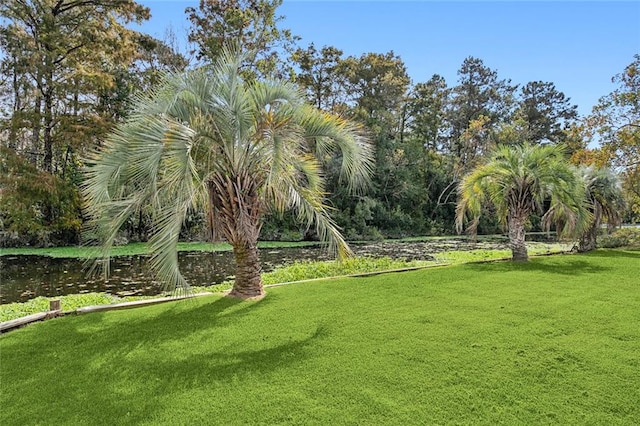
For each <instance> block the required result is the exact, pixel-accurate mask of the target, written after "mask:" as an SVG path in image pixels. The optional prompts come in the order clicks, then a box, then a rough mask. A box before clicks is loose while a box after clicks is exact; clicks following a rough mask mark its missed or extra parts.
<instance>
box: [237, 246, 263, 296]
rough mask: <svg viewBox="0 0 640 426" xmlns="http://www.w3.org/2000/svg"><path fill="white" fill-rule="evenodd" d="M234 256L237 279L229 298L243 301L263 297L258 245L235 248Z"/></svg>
mask: <svg viewBox="0 0 640 426" xmlns="http://www.w3.org/2000/svg"><path fill="white" fill-rule="evenodd" d="M233 255H234V257H235V259H236V279H235V282H234V283H233V289H232V290H231V292H230V293H229V296H231V297H238V298H241V299H249V298H259V297H263V296H264V294H265V293H264V286H263V285H262V278H260V270H261V269H262V268H261V266H260V258H259V255H258V246H257V244H252V245H249V244H247V245H239V246H235V247H234V248H233Z"/></svg>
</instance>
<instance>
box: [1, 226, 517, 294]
mask: <svg viewBox="0 0 640 426" xmlns="http://www.w3.org/2000/svg"><path fill="white" fill-rule="evenodd" d="M506 247H507V244H506V242H505V241H504V240H495V241H488V242H479V243H476V244H473V243H470V242H468V241H467V240H465V239H462V238H461V239H455V238H452V239H447V240H432V241H424V242H410V243H398V242H383V243H374V244H352V249H353V251H354V252H355V254H356V255H358V256H372V257H382V256H389V257H392V258H396V259H406V260H432V259H433V258H432V255H433V254H435V253H439V252H442V251H448V250H471V249H474V248H485V249H504V248H506ZM328 259H331V257H330V256H329V254H328V253H327V252H326V250H325V249H324V248H322V247H321V246H310V247H295V248H279V249H261V250H260V261H261V263H262V268H263V271H264V272H268V271H271V270H273V269H274V268H276V267H278V266H284V265H288V264H291V263H293V262H295V261H302V260H328ZM147 260H148V257H147V256H120V257H114V258H112V259H111V275H110V277H109V279H108V280H106V281H105V280H104V279H103V278H102V276H88V274H87V271H86V269H85V267H84V261H83V260H82V259H68V258H51V257H43V256H2V257H0V303H2V304H4V303H12V302H24V301H27V300H29V299H32V298H35V297H38V296H47V297H54V296H62V295H66V294H77V293H91V292H105V293H110V294H116V295H120V296H129V295H137V296H151V295H156V294H159V293H161V292H162V285H161V283H160V282H158V281H157V280H155V279H154V277H153V275H152V274H151V273H150V272H149V268H148V266H147ZM178 262H179V265H180V271H181V272H182V274H183V275H184V277H185V278H186V280H187V282H189V284H191V285H195V286H207V285H213V284H219V283H221V282H222V281H225V280H228V279H231V278H232V277H233V273H234V272H233V269H234V260H233V254H232V253H231V252H224V251H218V252H180V253H178Z"/></svg>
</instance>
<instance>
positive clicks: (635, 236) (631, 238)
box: [598, 228, 640, 249]
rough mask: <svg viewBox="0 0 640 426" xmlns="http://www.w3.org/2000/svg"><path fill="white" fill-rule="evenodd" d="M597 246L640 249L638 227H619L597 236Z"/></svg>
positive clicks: (639, 231)
mask: <svg viewBox="0 0 640 426" xmlns="http://www.w3.org/2000/svg"><path fill="white" fill-rule="evenodd" d="M598 246H600V247H604V248H617V247H628V248H633V249H640V228H621V229H617V230H616V231H614V232H613V233H611V234H608V235H601V236H600V237H598Z"/></svg>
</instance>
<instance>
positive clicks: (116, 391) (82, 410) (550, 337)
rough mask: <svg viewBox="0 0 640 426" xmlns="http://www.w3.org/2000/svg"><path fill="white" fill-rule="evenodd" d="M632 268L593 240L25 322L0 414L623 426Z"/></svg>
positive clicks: (64, 418) (623, 255) (633, 358)
mask: <svg viewBox="0 0 640 426" xmlns="http://www.w3.org/2000/svg"><path fill="white" fill-rule="evenodd" d="M639 261H640V253H638V252H632V251H622V250H620V251H616V250H599V251H596V252H593V253H590V254H587V255H563V256H550V257H542V258H536V259H534V260H532V261H531V262H529V263H526V264H522V263H518V264H514V263H511V262H498V263H488V264H467V265H458V266H450V267H444V268H435V269H425V270H420V271H412V272H405V273H400V274H384V275H378V276H373V277H366V278H345V279H336V280H330V281H325V282H315V283H313V284H311V283H308V284H297V285H293V286H285V287H278V288H272V289H270V290H269V294H268V296H267V297H266V298H265V299H264V300H262V301H260V302H239V301H237V300H232V299H228V298H223V297H218V296H211V297H205V298H201V299H197V300H188V301H182V302H176V303H172V304H165V305H157V306H152V307H147V308H140V309H136V310H129V311H114V312H105V313H95V314H89V315H84V316H73V317H64V318H59V319H54V320H50V321H46V322H43V323H38V324H34V325H31V326H28V327H26V328H24V329H21V330H17V331H14V332H11V333H8V334H6V335H3V336H1V337H0V353H1V356H2V368H1V369H0V378H1V383H2V393H1V395H0V406H2V410H1V411H0V424H3V425H23V424H55V423H59V424H74V425H75V424H104V423H118V424H172V425H173V424H319V425H324V424H336V425H342V424H607V425H615V424H617V425H626V424H629V425H635V424H637V419H638V418H640V405H639V404H638V403H637V402H638V401H639V400H640V355H639V354H640V328H639V327H638V324H639V323H640V283H639V282H638V280H637V264H638V263H639Z"/></svg>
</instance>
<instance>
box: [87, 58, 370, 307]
mask: <svg viewBox="0 0 640 426" xmlns="http://www.w3.org/2000/svg"><path fill="white" fill-rule="evenodd" d="M243 59H244V58H243V55H241V54H237V53H234V52H232V51H226V52H225V53H224V54H223V55H222V56H221V58H220V59H219V60H218V61H217V62H216V63H215V64H214V65H213V66H212V67H211V68H208V69H200V70H196V71H193V72H190V73H187V74H168V75H166V76H165V77H164V80H163V81H162V83H161V84H160V85H159V86H158V87H157V88H156V89H154V90H153V91H152V92H151V93H148V94H145V95H143V96H141V97H140V98H139V99H137V100H136V102H135V104H134V108H133V111H132V114H131V116H130V117H129V119H128V120H127V121H126V122H124V123H123V124H121V125H119V126H118V127H117V128H116V129H115V131H114V132H113V133H112V134H111V135H110V137H109V138H108V139H107V140H106V142H105V143H104V145H103V146H102V147H101V148H100V149H99V150H98V151H97V152H96V153H95V154H94V155H93V156H92V159H91V161H90V166H89V167H88V170H87V173H86V182H85V184H84V186H83V193H84V197H85V200H86V205H87V214H88V215H89V217H90V218H91V221H90V224H91V226H90V228H89V230H90V233H91V234H92V235H94V236H96V237H97V238H98V239H99V241H100V243H101V245H102V250H103V251H102V254H103V256H104V257H105V258H106V259H107V260H108V253H109V248H110V247H111V245H112V244H113V241H114V238H115V237H116V235H117V233H118V230H119V229H120V228H121V226H122V224H123V223H124V222H125V221H126V220H127V218H128V217H130V216H131V215H132V214H133V213H135V212H136V211H138V210H139V209H140V208H142V207H143V206H145V205H151V206H152V207H153V211H154V214H153V227H152V235H151V237H150V240H149V243H150V248H151V251H152V256H151V261H150V265H151V267H152V269H153V270H154V271H155V272H156V274H157V275H158V277H159V278H160V279H161V280H162V281H163V282H165V283H166V285H167V287H168V288H169V289H176V288H178V289H187V288H188V284H187V283H186V281H185V280H184V278H183V277H182V275H181V274H180V271H179V270H178V259H177V243H178V236H179V234H180V229H181V225H182V223H183V221H184V219H185V217H186V215H187V213H188V212H189V211H191V210H200V211H206V212H207V213H208V218H209V224H210V227H211V230H212V237H213V238H215V239H219V238H220V237H222V238H224V239H226V241H228V242H229V243H230V244H231V245H232V246H233V253H234V256H235V261H236V278H235V284H234V286H233V289H232V291H231V293H230V295H232V296H236V297H240V298H253V297H260V296H262V295H263V294H264V289H263V286H262V280H261V277H260V264H259V259H258V249H257V242H258V235H259V233H260V229H261V226H262V219H263V216H264V214H265V213H266V212H267V211H269V209H275V210H278V211H284V210H286V209H291V210H293V211H295V212H296V213H297V217H298V218H299V219H300V220H302V221H306V222H307V224H308V225H309V226H311V225H312V224H314V225H315V227H316V230H317V233H318V235H319V236H320V238H321V239H323V240H324V241H326V242H328V244H329V248H330V249H331V250H332V251H333V252H335V253H337V255H339V256H345V255H348V254H349V253H350V251H349V247H348V246H347V244H346V242H345V241H344V239H343V238H342V236H341V235H340V232H339V229H338V227H337V226H336V224H335V222H334V221H333V220H332V219H331V218H330V216H329V207H328V206H327V205H326V204H325V203H324V202H323V198H324V196H325V193H324V179H323V175H322V172H321V163H322V161H323V160H326V159H327V158H329V156H330V155H332V154H333V153H338V155H340V156H341V159H342V179H343V181H344V182H345V183H346V184H347V185H348V186H349V188H351V189H353V190H357V189H360V188H363V187H364V186H366V184H367V183H368V181H369V177H370V174H371V170H372V155H371V150H370V146H369V145H368V142H367V141H366V139H365V138H364V137H363V136H362V135H361V133H360V132H359V129H358V128H357V127H356V126H355V125H353V124H350V123H349V122H346V121H344V120H342V119H340V118H338V117H335V116H332V115H329V114H327V113H324V112H321V111H319V110H317V109H314V108H312V107H310V106H308V105H307V104H306V103H305V102H304V97H303V95H302V94H301V92H300V91H299V90H298V89H297V88H296V87H295V86H293V85H291V84H289V83H286V82H280V81H271V82H260V81H258V82H251V83H248V82H246V81H243V79H242V77H241V73H240V72H239V69H240V68H241V64H242V61H243ZM104 264H105V265H107V268H108V261H107V262H104ZM107 273H108V269H107Z"/></svg>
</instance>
